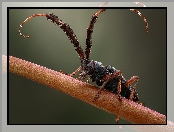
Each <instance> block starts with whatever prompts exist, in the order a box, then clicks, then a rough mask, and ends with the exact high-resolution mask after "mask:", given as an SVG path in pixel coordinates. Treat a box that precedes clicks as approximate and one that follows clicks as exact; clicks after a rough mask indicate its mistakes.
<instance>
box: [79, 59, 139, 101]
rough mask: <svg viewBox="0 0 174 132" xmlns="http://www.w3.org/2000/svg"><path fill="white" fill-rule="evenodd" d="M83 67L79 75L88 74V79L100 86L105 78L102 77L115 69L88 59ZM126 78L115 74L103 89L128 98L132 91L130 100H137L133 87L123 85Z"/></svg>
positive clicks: (110, 73)
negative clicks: (119, 89)
mask: <svg viewBox="0 0 174 132" xmlns="http://www.w3.org/2000/svg"><path fill="white" fill-rule="evenodd" d="M82 69H84V70H83V71H82V73H81V74H80V76H82V77H84V76H86V75H89V77H90V79H91V81H92V82H96V84H97V85H98V86H102V85H103V83H104V82H105V81H107V80H104V78H105V77H106V76H107V75H108V76H109V75H112V74H113V73H114V72H116V71H117V70H116V69H115V68H114V67H112V66H110V65H107V66H103V65H102V63H101V62H97V61H93V60H91V61H89V62H88V64H86V65H85V66H84V68H82ZM119 79H120V82H121V92H120V93H119V92H118V89H117V88H118V85H119ZM126 82H127V81H126V79H125V78H124V77H123V76H121V77H120V74H119V75H116V76H115V77H114V78H112V79H111V80H109V81H108V82H107V83H106V84H105V85H104V88H103V89H106V90H108V91H110V92H112V93H114V94H120V95H121V96H122V97H125V98H126V99H130V95H131V93H132V92H133V97H132V100H133V101H134V102H138V101H139V97H138V94H137V93H136V90H135V88H133V86H132V85H130V84H129V85H125V84H126Z"/></svg>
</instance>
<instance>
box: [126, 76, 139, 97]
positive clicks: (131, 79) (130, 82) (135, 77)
mask: <svg viewBox="0 0 174 132" xmlns="http://www.w3.org/2000/svg"><path fill="white" fill-rule="evenodd" d="M138 80H139V77H138V76H133V77H131V78H130V79H129V80H127V81H126V83H125V84H124V86H125V87H127V86H129V85H131V84H132V83H133V82H135V84H134V86H133V89H132V92H131V94H130V97H129V99H130V100H132V99H133V97H134V93H135V89H136V85H137V83H138Z"/></svg>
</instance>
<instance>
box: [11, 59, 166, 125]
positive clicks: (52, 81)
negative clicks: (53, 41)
mask: <svg viewBox="0 0 174 132" xmlns="http://www.w3.org/2000/svg"><path fill="white" fill-rule="evenodd" d="M9 72H12V73H15V74H17V75H20V76H23V77H26V78H28V79H31V80H33V81H36V82H38V83H41V84H44V85H47V86H48V87H51V88H54V89H57V90H59V91H62V92H64V93H66V94H69V95H71V96H73V97H75V98H78V99H80V100H82V101H84V102H86V103H89V104H91V105H94V106H96V107H98V108H100V109H103V110H105V111H108V112H109V113H112V114H114V115H118V116H119V117H121V118H123V119H125V120H127V121H130V122H132V123H134V124H166V116H165V115H162V114H160V113H158V112H156V111H154V110H151V109H149V108H147V107H144V106H142V105H140V104H137V103H135V102H132V101H130V100H127V99H125V98H122V100H121V101H120V100H118V96H117V95H115V94H113V93H110V92H107V91H105V90H103V91H102V92H101V94H100V97H99V99H97V100H96V101H94V97H95V95H96V94H97V92H98V90H99V88H98V87H95V86H92V85H90V84H88V83H85V82H82V81H79V80H77V79H75V78H72V77H70V76H67V75H65V74H62V73H60V72H57V71H54V70H51V69H48V68H46V67H43V66H40V65H37V64H34V63H31V62H28V61H25V60H22V59H19V58H16V57H13V56H9Z"/></svg>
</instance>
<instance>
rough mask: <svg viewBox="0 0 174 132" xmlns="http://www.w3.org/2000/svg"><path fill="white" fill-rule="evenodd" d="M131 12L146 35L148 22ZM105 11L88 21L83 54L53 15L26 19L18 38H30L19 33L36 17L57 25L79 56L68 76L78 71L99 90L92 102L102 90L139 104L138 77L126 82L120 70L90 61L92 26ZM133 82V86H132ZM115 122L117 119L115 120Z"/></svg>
mask: <svg viewBox="0 0 174 132" xmlns="http://www.w3.org/2000/svg"><path fill="white" fill-rule="evenodd" d="M130 10H131V11H133V12H136V13H137V14H138V15H139V16H141V17H142V18H143V20H144V22H145V24H146V34H147V33H148V22H147V20H146V17H145V16H144V15H143V14H141V12H140V11H138V10H136V9H130ZM104 11H106V9H101V10H99V11H98V12H97V13H95V14H94V15H93V16H92V18H91V21H90V24H89V26H88V28H87V37H86V49H85V52H84V51H83V49H82V47H81V46H80V45H79V41H78V39H77V36H76V35H75V33H74V32H73V30H72V29H71V27H70V26H69V25H68V24H67V23H65V22H63V21H62V20H61V19H60V18H59V17H58V16H56V15H54V14H53V13H46V14H33V15H32V16H30V17H28V18H27V19H26V20H24V21H23V22H22V23H21V24H20V26H19V28H18V32H19V34H20V36H22V37H24V38H30V36H25V35H23V34H22V33H21V28H22V26H23V25H24V24H25V23H26V22H27V21H29V20H30V19H32V18H34V17H37V16H44V17H46V18H47V20H51V22H52V23H55V24H56V25H58V26H59V27H60V28H61V29H62V30H63V31H64V32H65V34H66V35H67V37H68V39H69V40H70V42H71V43H72V44H73V45H74V47H75V50H76V52H77V54H78V55H79V59H80V62H81V65H80V66H79V68H77V70H75V71H74V72H73V73H72V74H68V75H69V76H74V75H76V74H77V73H78V72H79V71H80V70H81V73H80V74H79V78H80V79H81V80H84V79H85V78H86V76H88V77H89V80H91V81H92V82H95V83H96V84H97V85H98V86H101V88H100V89H99V90H98V92H97V94H96V96H95V97H94V102H95V101H96V100H97V99H98V98H99V95H100V93H101V92H102V90H103V89H105V90H108V91H109V92H112V93H113V94H116V95H118V99H119V100H120V101H121V98H122V97H124V98H126V99H129V100H132V101H133V102H139V96H138V93H137V92H136V85H137V83H138V80H139V77H138V76H132V77H131V78H130V79H129V80H126V79H125V78H124V77H123V75H122V72H121V70H118V69H116V68H114V67H112V66H111V65H106V66H103V64H102V63H101V62H98V61H94V60H91V59H90V52H91V47H92V33H93V29H94V25H95V23H96V21H97V18H98V16H99V15H100V14H101V13H103V12H104ZM134 82H135V84H134V85H132V84H133V83H134ZM116 120H117V119H116Z"/></svg>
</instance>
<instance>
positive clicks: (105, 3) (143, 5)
mask: <svg viewBox="0 0 174 132" xmlns="http://www.w3.org/2000/svg"><path fill="white" fill-rule="evenodd" d="M108 3H109V2H104V3H103V4H101V5H100V6H99V7H102V6H105V5H107V4H108ZM133 3H135V4H137V5H140V6H142V7H146V5H145V4H143V3H140V2H133ZM130 10H131V11H134V12H136V13H138V15H139V16H141V17H142V18H143V20H144V22H145V24H146V34H147V33H148V22H147V20H146V17H145V16H144V15H143V14H142V13H141V12H140V11H138V10H136V9H130Z"/></svg>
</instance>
